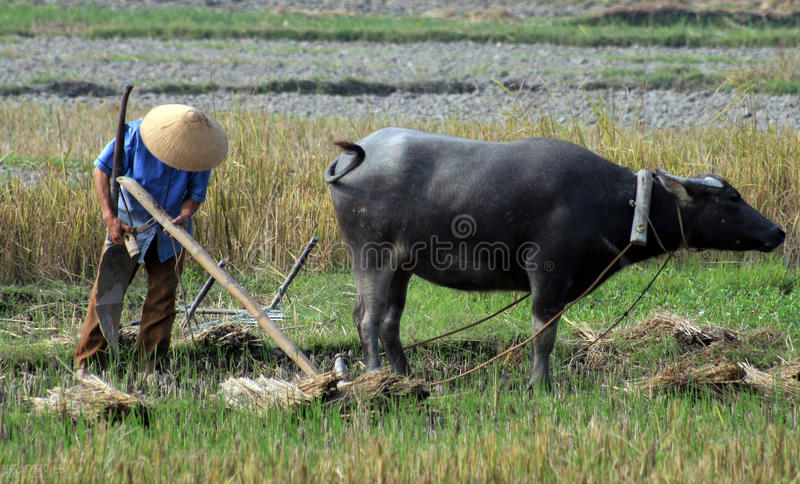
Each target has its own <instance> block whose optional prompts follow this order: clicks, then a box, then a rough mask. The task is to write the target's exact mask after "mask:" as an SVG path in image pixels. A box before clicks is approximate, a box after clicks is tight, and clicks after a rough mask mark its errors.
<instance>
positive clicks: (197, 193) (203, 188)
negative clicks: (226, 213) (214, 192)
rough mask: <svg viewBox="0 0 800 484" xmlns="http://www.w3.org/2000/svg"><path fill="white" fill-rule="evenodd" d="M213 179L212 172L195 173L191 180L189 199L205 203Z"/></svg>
mask: <svg viewBox="0 0 800 484" xmlns="http://www.w3.org/2000/svg"><path fill="white" fill-rule="evenodd" d="M210 178H211V170H206V171H199V172H196V173H193V174H192V176H191V177H190V178H189V190H188V191H189V197H190V198H191V199H192V200H194V201H195V202H200V203H203V202H205V201H206V192H207V191H208V181H209V179H210Z"/></svg>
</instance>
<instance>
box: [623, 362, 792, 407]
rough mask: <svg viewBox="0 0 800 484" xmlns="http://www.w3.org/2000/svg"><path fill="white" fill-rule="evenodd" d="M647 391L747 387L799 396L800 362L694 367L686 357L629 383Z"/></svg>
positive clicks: (714, 364) (766, 392) (722, 364)
mask: <svg viewBox="0 0 800 484" xmlns="http://www.w3.org/2000/svg"><path fill="white" fill-rule="evenodd" d="M628 388H629V389H635V388H636V389H643V390H648V391H653V390H665V389H670V388H697V389H700V390H709V389H710V390H713V391H715V392H717V393H720V392H722V391H724V390H733V389H739V388H750V389H752V390H755V391H757V392H759V393H762V394H764V395H775V394H784V395H786V396H790V397H795V398H796V397H800V363H792V364H783V365H778V366H775V367H773V368H770V369H768V370H766V371H762V370H759V369H757V368H755V367H753V366H752V365H750V364H749V363H725V362H717V363H712V364H708V365H703V366H700V367H696V366H693V365H692V362H691V360H690V359H687V360H685V361H682V362H678V363H675V364H672V365H670V366H668V367H667V368H665V369H664V370H662V371H660V372H658V373H657V374H656V375H654V376H652V377H650V378H645V379H643V380H639V381H637V382H633V383H631V384H629V386H628Z"/></svg>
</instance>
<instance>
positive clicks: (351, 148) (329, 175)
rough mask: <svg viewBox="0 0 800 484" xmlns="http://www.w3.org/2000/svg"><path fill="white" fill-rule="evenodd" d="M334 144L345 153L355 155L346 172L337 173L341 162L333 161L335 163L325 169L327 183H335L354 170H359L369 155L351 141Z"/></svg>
mask: <svg viewBox="0 0 800 484" xmlns="http://www.w3.org/2000/svg"><path fill="white" fill-rule="evenodd" d="M333 144H335V145H336V146H338V147H339V148H341V149H342V150H343V151H344V152H345V153H348V154H351V155H355V156H353V160H352V161H351V162H350V164H349V165H347V167H345V169H344V170H342V171H340V172H339V173H336V164H337V162H338V161H339V160H338V158H337V159H336V160H333V163H331V164H330V165H328V168H326V169H325V183H333V182H335V181H336V180H338V179H339V178H341V177H343V176H345V175H347V174H348V173H350V172H351V171H353V170H354V169H356V168H358V165H360V164H361V163H362V162H363V161H364V158H366V156H367V153H366V152H365V151H364V148H362V147H360V146H358V145H357V144H355V143H351V142H349V141H335V142H334V143H333Z"/></svg>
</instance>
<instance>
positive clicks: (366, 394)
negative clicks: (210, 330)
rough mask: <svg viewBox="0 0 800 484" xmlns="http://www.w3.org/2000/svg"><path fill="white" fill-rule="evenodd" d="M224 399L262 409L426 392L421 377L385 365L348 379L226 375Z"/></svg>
mask: <svg viewBox="0 0 800 484" xmlns="http://www.w3.org/2000/svg"><path fill="white" fill-rule="evenodd" d="M220 389H221V390H222V392H223V394H224V398H225V402H226V403H227V404H228V405H229V406H232V407H237V408H244V409H255V410H261V409H266V408H272V407H282V408H289V407H294V406H301V405H306V404H309V403H311V402H313V401H321V402H322V403H325V404H332V403H340V404H350V403H368V402H374V401H377V400H381V399H385V398H391V397H413V398H416V399H419V400H422V399H425V398H427V397H428V395H429V391H428V387H427V384H426V383H425V381H424V380H421V379H415V378H407V377H404V376H400V375H397V374H395V373H392V372H391V370H389V369H388V368H384V369H381V370H380V371H373V372H369V373H366V374H364V375H363V376H361V377H359V378H357V379H355V380H353V381H351V382H347V381H342V380H341V377H340V376H339V375H338V374H337V373H335V372H328V373H323V374H322V375H319V376H317V377H312V378H305V379H302V380H299V381H298V382H297V383H288V382H285V381H283V380H277V379H274V378H266V377H264V376H261V377H258V378H257V379H255V380H253V379H250V378H229V379H228V380H226V381H224V382H222V383H221V384H220Z"/></svg>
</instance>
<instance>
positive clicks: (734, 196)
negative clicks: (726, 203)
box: [728, 192, 742, 202]
mask: <svg viewBox="0 0 800 484" xmlns="http://www.w3.org/2000/svg"><path fill="white" fill-rule="evenodd" d="M728 199H729V200H730V201H731V202H738V201H740V200H741V199H742V196H741V195H739V192H733V193H732V194H731V195H730V196H729V197H728Z"/></svg>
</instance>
